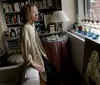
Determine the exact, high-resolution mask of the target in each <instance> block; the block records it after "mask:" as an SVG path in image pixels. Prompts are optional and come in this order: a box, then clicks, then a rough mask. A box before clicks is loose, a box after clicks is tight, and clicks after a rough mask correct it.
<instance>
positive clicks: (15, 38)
mask: <svg viewBox="0 0 100 85" xmlns="http://www.w3.org/2000/svg"><path fill="white" fill-rule="evenodd" d="M18 39H19V37H12V38H7V39H6V40H7V41H12V40H18Z"/></svg>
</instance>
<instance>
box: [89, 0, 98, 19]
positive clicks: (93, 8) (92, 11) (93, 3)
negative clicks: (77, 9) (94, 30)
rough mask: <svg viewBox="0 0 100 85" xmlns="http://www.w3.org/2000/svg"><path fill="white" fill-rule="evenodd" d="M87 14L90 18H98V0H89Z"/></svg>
mask: <svg viewBox="0 0 100 85" xmlns="http://www.w3.org/2000/svg"><path fill="white" fill-rule="evenodd" d="M87 5H88V6H87V7H88V15H89V17H90V18H92V19H96V20H97V19H100V0H89V2H88V4H87Z"/></svg>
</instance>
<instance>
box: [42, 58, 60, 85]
mask: <svg viewBox="0 0 100 85" xmlns="http://www.w3.org/2000/svg"><path fill="white" fill-rule="evenodd" d="M43 61H44V66H45V70H46V75H47V85H60V83H59V78H58V75H57V70H56V67H55V66H54V65H53V64H52V63H51V62H49V61H48V60H47V59H46V58H45V57H43Z"/></svg>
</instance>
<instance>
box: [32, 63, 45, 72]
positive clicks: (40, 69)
mask: <svg viewBox="0 0 100 85" xmlns="http://www.w3.org/2000/svg"><path fill="white" fill-rule="evenodd" d="M34 68H35V69H36V70H38V71H39V72H44V67H43V66H41V65H39V64H34Z"/></svg>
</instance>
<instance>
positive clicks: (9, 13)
mask: <svg viewBox="0 0 100 85" xmlns="http://www.w3.org/2000/svg"><path fill="white" fill-rule="evenodd" d="M11 14H20V11H19V12H7V13H6V12H5V15H11Z"/></svg>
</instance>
